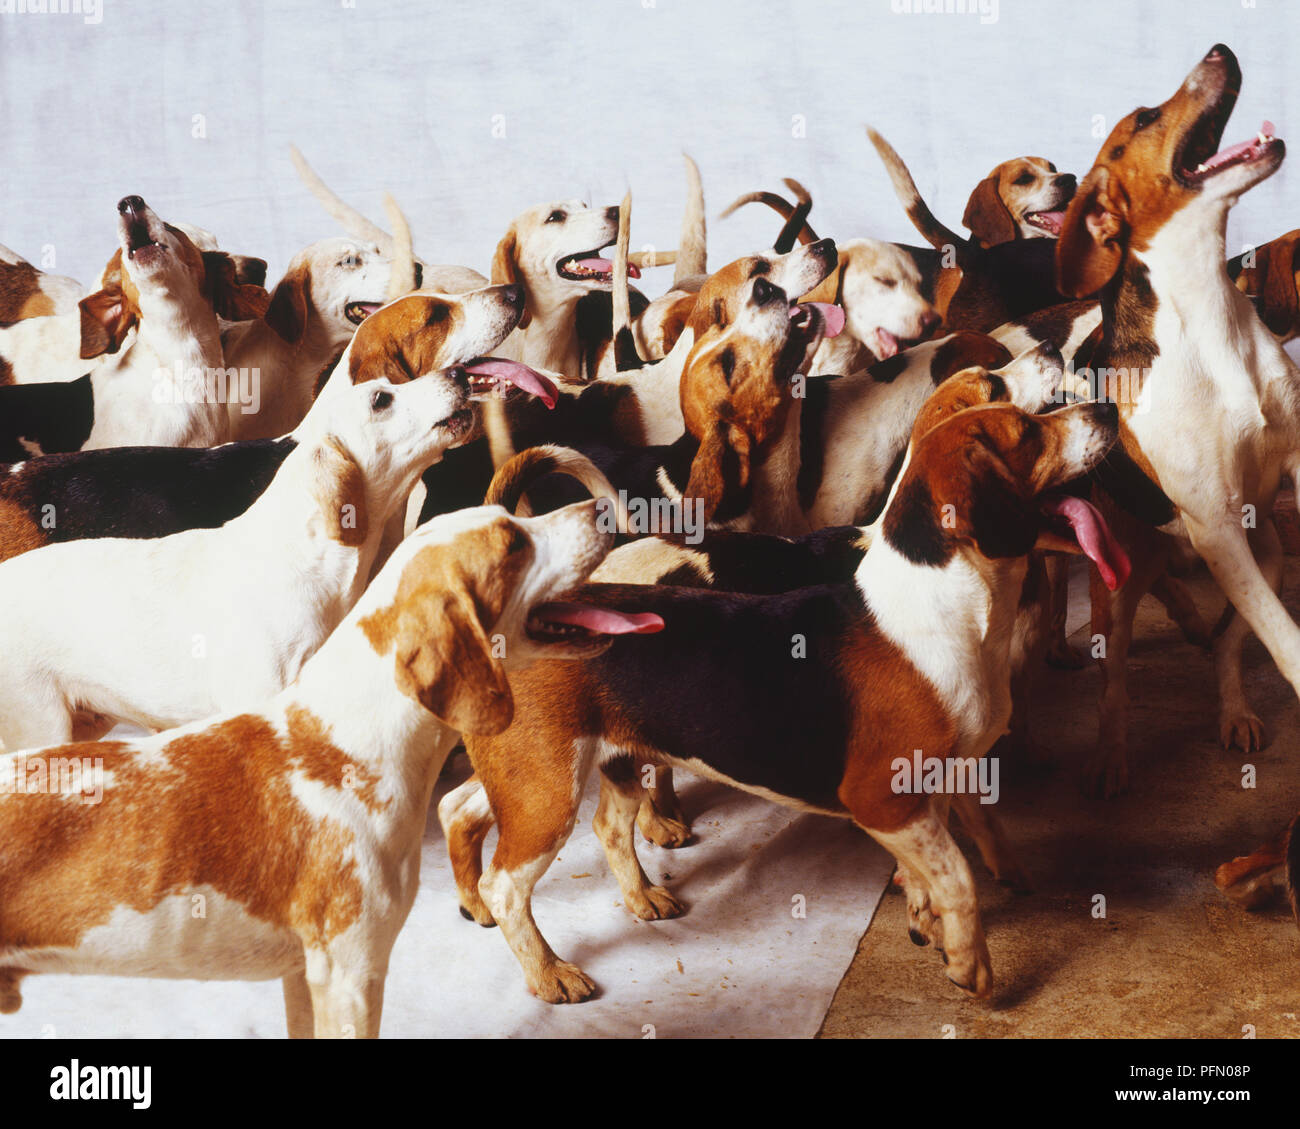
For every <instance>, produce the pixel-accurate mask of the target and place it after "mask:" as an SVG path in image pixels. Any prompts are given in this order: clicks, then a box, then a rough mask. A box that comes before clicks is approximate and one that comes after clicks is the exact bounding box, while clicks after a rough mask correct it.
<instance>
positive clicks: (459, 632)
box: [395, 587, 515, 736]
mask: <svg viewBox="0 0 1300 1129" xmlns="http://www.w3.org/2000/svg"><path fill="white" fill-rule="evenodd" d="M395 662H396V665H397V669H396V677H397V686H398V688H399V689H400V690H401V691H402V692H403V693H405V694H409V695H410V696H411V697H413V698H414V699H415V700H416V701H418V702H419V703H420V705H422V706H423V707H424V708H425V709H427V710H428V711H429V712H430V713H432V714H433V715H434V716H435V717H437V718H439V719H441V720H442V721H445V722H446V723H447V724H448V725H449V726H451V728H453V729H456V730H458V731H459V732H461V733H471V734H480V735H483V736H492V735H493V734H496V733H500V732H501V731H502V730H504V729H505V728H506V727H507V726H509V724H510V722H511V721H512V720H513V719H514V713H515V703H514V698H513V697H512V696H511V693H510V682H509V680H508V679H507V678H506V672H505V667H503V666H502V665H501V662H500V660H499V659H497V658H496V657H495V656H494V655H493V654H492V644H491V642H490V641H489V640H488V637H487V632H485V631H484V630H483V625H482V624H481V623H480V622H479V617H478V611H477V610H476V608H475V606H474V601H473V600H472V599H471V598H470V596H469V593H468V592H467V591H466V590H465V589H464V588H463V587H453V588H448V589H442V590H440V591H437V592H436V593H435V592H434V591H431V590H427V589H426V591H425V592H424V593H422V595H421V598H420V599H419V600H418V601H415V602H414V603H413V604H412V605H411V607H410V608H409V610H407V611H406V612H405V614H404V615H403V617H402V621H401V623H400V625H399V627H398V633H397V652H396V657H395Z"/></svg>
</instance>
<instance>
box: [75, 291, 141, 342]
mask: <svg viewBox="0 0 1300 1129" xmlns="http://www.w3.org/2000/svg"><path fill="white" fill-rule="evenodd" d="M118 277H119V278H120V275H119V276H118ZM77 307H78V309H80V311H81V358H82V360H89V359H90V358H91V357H99V356H103V354H105V353H116V352H117V351H118V350H119V349H120V348H121V347H122V342H123V341H124V340H126V335H127V333H128V332H129V330H130V329H131V327H132V326H133V325H135V324H136V322H137V321H138V320H139V318H137V317H136V312H135V309H134V308H133V307H132V306H131V305H130V303H128V302H127V300H126V295H125V294H123V293H122V287H121V285H120V284H110V285H108V286H106V287H105V288H104V289H103V290H96V291H95V293H93V294H88V295H86V297H84V298H82V299H81V301H80V302H78V303H77Z"/></svg>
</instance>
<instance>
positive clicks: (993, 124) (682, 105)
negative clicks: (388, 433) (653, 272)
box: [0, 0, 1300, 292]
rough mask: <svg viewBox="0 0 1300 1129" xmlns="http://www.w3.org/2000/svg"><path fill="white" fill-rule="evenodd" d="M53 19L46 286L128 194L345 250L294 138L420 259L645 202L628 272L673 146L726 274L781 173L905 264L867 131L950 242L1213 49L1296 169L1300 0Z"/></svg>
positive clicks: (246, 235)
mask: <svg viewBox="0 0 1300 1129" xmlns="http://www.w3.org/2000/svg"><path fill="white" fill-rule="evenodd" d="M60 2H62V3H63V4H64V5H65V6H66V5H68V4H69V3H72V2H73V0H0V123H2V125H3V134H2V136H3V139H4V140H3V154H4V159H3V162H0V185H2V186H3V197H2V200H3V205H2V210H0V243H4V244H6V245H8V246H11V247H13V248H14V249H15V250H17V251H19V252H20V253H23V254H25V255H27V256H28V257H29V258H32V259H33V260H36V259H38V258H39V257H40V256H41V254H42V248H44V247H47V246H50V247H52V248H53V250H54V253H55V258H56V267H57V270H58V271H59V272H60V273H67V274H72V275H74V276H75V277H77V278H80V279H81V280H82V281H83V282H89V281H91V280H93V278H94V277H95V276H96V275H97V274H98V272H99V270H100V269H101V268H102V266H103V264H104V262H105V261H106V260H107V258H108V256H109V255H110V254H111V252H112V250H113V249H114V246H115V236H114V230H115V229H114V224H115V221H116V214H115V211H114V205H115V203H116V201H117V199H118V198H119V197H121V196H123V195H125V194H127V193H131V192H135V193H139V194H141V195H143V196H144V197H145V199H146V200H148V201H149V202H150V203H151V204H152V205H153V206H154V207H155V208H156V209H157V210H158V211H159V213H160V214H162V215H163V216H164V217H165V218H174V219H180V220H186V221H189V222H192V223H197V224H199V225H201V226H203V227H207V228H209V229H211V230H212V231H214V232H215V233H216V234H217V235H218V237H219V238H220V239H221V241H222V244H223V246H225V247H227V248H228V249H230V250H236V251H244V252H248V253H253V254H258V255H261V256H263V257H264V258H266V259H268V260H269V261H270V264H271V276H272V278H275V277H278V274H279V272H280V271H281V270H282V269H283V267H284V266H285V264H286V263H287V261H288V259H289V257H290V256H291V255H292V254H293V253H294V252H295V251H296V250H297V249H299V248H300V247H302V246H304V245H305V244H307V243H309V242H311V241H312V240H314V239H317V238H321V237H322V236H325V235H330V234H335V233H336V232H335V229H334V227H333V225H332V221H330V220H329V219H328V217H326V216H325V215H324V213H323V212H322V211H321V210H320V209H319V207H318V206H317V205H316V203H315V202H314V201H313V200H312V199H311V198H310V197H309V196H308V195H307V193H306V192H305V190H304V189H303V188H302V187H301V185H300V184H299V182H298V180H297V178H296V176H295V175H294V172H293V169H292V167H291V165H290V163H289V160H288V157H287V147H288V145H289V143H290V142H296V143H297V144H298V145H299V146H300V147H301V148H302V149H303V150H304V152H305V153H306V155H307V157H308V159H309V160H311V161H312V162H313V163H314V164H315V165H316V167H317V169H318V170H319V171H320V172H321V173H322V175H324V176H325V178H326V180H327V181H328V182H329V183H331V184H332V185H333V186H334V187H335V188H336V189H337V190H338V191H339V192H341V193H342V194H343V195H344V196H345V198H347V199H348V200H350V201H352V202H354V203H356V204H357V205H359V206H361V207H362V208H363V209H364V210H366V211H367V212H368V213H370V214H373V215H375V216H379V215H380V212H381V208H380V193H381V192H382V190H383V189H385V188H387V189H390V190H391V191H393V192H394V194H395V195H396V196H397V198H398V200H399V201H400V202H401V203H402V204H403V206H404V207H405V208H406V210H407V212H408V214H409V217H410V219H411V222H412V225H413V227H414V229H415V234H416V241H417V242H416V246H417V249H418V250H419V252H420V254H421V255H422V256H423V257H424V258H426V259H428V260H430V261H435V262H455V263H463V264H465V265H468V266H473V267H475V268H477V269H479V270H483V271H486V269H487V267H488V265H489V263H490V260H491V254H492V249H493V247H494V245H495V243H496V240H497V239H498V238H499V237H500V235H501V234H502V232H503V231H504V229H505V227H506V225H507V223H508V221H509V220H510V218H511V217H512V216H514V215H515V214H516V213H518V212H519V211H521V210H523V209H524V208H525V207H528V206H530V205H532V204H534V203H539V202H542V201H543V200H549V199H554V198H557V197H564V196H585V197H587V198H589V199H591V200H592V201H593V202H596V203H602V204H603V203H612V202H614V201H616V200H617V199H619V198H620V197H621V195H622V193H623V191H624V190H625V188H627V187H629V186H630V187H631V188H632V189H633V191H634V198H635V202H636V210H635V220H634V226H633V243H634V246H639V245H641V244H643V243H654V244H657V245H658V246H661V247H664V246H675V244H676V237H677V228H678V223H679V220H680V213H681V204H682V193H683V183H682V173H681V162H680V157H679V154H680V153H681V151H683V150H685V151H687V152H690V153H691V154H692V155H694V156H695V157H696V159H697V160H698V161H699V163H700V166H701V169H702V171H703V175H704V186H705V192H706V196H707V202H708V207H709V216H710V247H711V262H712V263H713V264H714V265H720V264H721V263H723V262H725V261H727V260H728V259H729V258H733V257H735V256H736V255H738V254H742V253H744V252H746V251H749V250H751V249H753V248H754V247H756V246H760V245H768V244H770V242H771V240H772V238H773V237H774V235H775V231H776V226H777V225H776V223H775V222H774V217H771V216H770V215H767V214H764V213H765V210H764V209H758V210H756V211H754V214H745V213H742V214H741V215H740V216H737V217H733V218H732V219H730V220H726V221H722V222H717V221H715V220H714V218H713V217H715V216H716V214H717V212H718V211H719V210H720V209H721V208H722V207H723V206H724V205H725V204H726V203H728V202H730V200H731V199H732V198H734V197H735V196H736V195H738V194H739V193H740V192H742V191H745V190H748V189H751V188H756V187H764V186H766V187H771V188H779V187H780V178H781V177H782V176H795V177H798V178H799V179H801V180H803V181H804V182H805V183H806V184H807V185H808V186H809V187H810V189H811V190H812V192H813V195H814V199H815V200H816V208H815V210H814V212H813V219H814V221H815V225H816V227H817V228H818V231H819V232H820V233H822V234H829V235H836V236H840V237H845V238H847V237H850V236H853V235H875V236H881V237H885V238H895V239H904V240H914V239H915V238H916V237H915V235H914V232H913V230H912V228H911V225H910V224H909V223H908V221H907V219H906V218H905V217H904V215H903V213H902V211H901V209H900V208H899V206H898V204H897V203H896V201H895V200H894V197H893V195H892V193H891V191H890V189H889V186H888V182H887V180H886V178H885V175H884V172H883V170H882V168H881V166H880V163H879V161H878V159H877V158H876V155H875V153H874V151H872V150H871V149H870V147H869V146H868V144H867V142H866V139H865V136H864V134H863V129H862V125H863V123H864V122H868V121H869V122H871V123H872V124H874V125H875V126H877V128H879V129H880V130H881V131H882V132H883V133H884V134H885V136H886V137H888V138H889V139H890V140H891V141H892V142H893V143H894V145H895V147H896V148H897V149H898V150H899V152H900V153H901V154H902V155H903V157H904V159H905V160H906V161H907V162H908V163H909V165H910V166H911V168H912V170H913V173H914V174H915V175H916V178H917V182H918V184H919V185H920V187H921V189H922V191H923V193H924V194H925V195H926V197H927V199H928V200H929V201H930V203H931V205H932V206H933V207H934V208H935V210H936V212H937V214H938V215H939V216H940V217H941V218H943V219H944V220H945V221H946V222H948V223H949V224H950V225H951V226H954V227H955V226H957V221H958V220H959V219H960V217H961V214H962V209H963V207H964V204H965V200H966V196H967V195H968V194H969V192H970V190H971V188H972V187H973V186H974V184H975V183H976V182H977V181H978V180H979V179H980V178H981V177H983V176H984V175H985V174H986V173H987V172H988V170H989V169H990V168H991V167H992V166H993V165H994V164H996V163H998V162H999V161H1001V160H1004V159H1006V158H1008V157H1011V156H1016V155H1020V154H1025V153H1029V154H1037V155H1042V156H1045V157H1048V158H1049V159H1051V160H1053V161H1055V162H1056V163H1057V164H1058V166H1060V167H1061V168H1062V169H1068V170H1072V171H1075V172H1078V173H1082V172H1084V171H1085V170H1086V169H1087V167H1088V165H1089V164H1090V162H1091V160H1092V158H1093V157H1094V156H1095V154H1096V152H1097V149H1098V148H1099V146H1100V140H1099V139H1098V138H1097V137H1096V136H1094V132H1093V130H1094V126H1095V117H1094V116H1095V115H1101V116H1102V118H1103V119H1104V127H1105V130H1109V128H1110V126H1111V125H1113V124H1114V122H1115V120H1116V119H1117V118H1118V117H1120V116H1122V115H1123V114H1125V113H1127V112H1128V111H1129V110H1131V109H1132V108H1133V107H1134V106H1136V105H1138V104H1139V103H1148V104H1149V103H1153V102H1158V101H1161V100H1163V99H1164V98H1165V97H1167V96H1168V95H1169V94H1170V93H1171V92H1172V91H1173V89H1174V87H1175V86H1176V85H1177V84H1178V82H1179V81H1181V79H1182V76H1183V75H1184V74H1185V73H1186V71H1187V70H1188V69H1189V68H1190V67H1191V65H1192V64H1193V63H1194V62H1195V61H1196V60H1197V59H1198V58H1199V57H1200V56H1201V55H1202V54H1203V53H1204V52H1205V51H1206V50H1207V49H1208V48H1209V47H1210V46H1211V45H1212V44H1213V43H1214V42H1216V41H1219V40H1221V41H1223V42H1225V43H1227V44H1228V45H1229V46H1231V47H1232V48H1233V49H1234V50H1235V51H1236V52H1237V54H1238V56H1239V57H1240V59H1241V61H1242V65H1243V69H1244V71H1245V89H1244V91H1243V95H1242V99H1241V101H1240V103H1239V105H1238V109H1237V111H1236V113H1235V114H1234V116H1233V119H1232V122H1231V124H1230V125H1229V129H1228V136H1227V140H1228V141H1236V140H1242V139H1244V138H1246V137H1248V136H1250V135H1251V134H1252V133H1253V132H1254V131H1255V129H1256V128H1257V127H1258V125H1259V123H1260V121H1261V120H1262V119H1263V118H1265V117H1267V118H1269V119H1270V120H1272V121H1274V122H1276V124H1277V129H1278V134H1279V136H1281V137H1283V138H1286V137H1288V135H1290V136H1291V139H1292V140H1293V142H1295V143H1300V100H1298V99H1297V98H1296V97H1294V93H1295V90H1296V82H1297V80H1296V79H1295V78H1294V77H1293V72H1294V71H1295V70H1296V59H1297V58H1300V5H1297V4H1295V3H1294V2H1293V0H1291V2H1284V0H1196V2H1190V0H1189V2H1181V0H1156V2H1148V3H1136V2H1132V0H1090V2H1088V3H1078V2H1077V0H997V3H996V5H995V7H996V13H997V18H996V21H993V22H982V18H981V15H980V14H979V13H978V12H976V13H974V14H959V13H935V14H923V13H898V12H895V11H894V10H893V9H894V8H896V7H902V6H903V0H747V2H746V3H743V4H738V3H735V2H728V0H567V2H566V0H475V2H473V3H458V2H456V3H454V2H447V0H436V2H434V0H425V2H421V0H393V2H381V0H273V2H270V3H262V2H259V0H227V2H224V3H220V4H215V3H204V4H190V3H163V2H162V0H154V2H148V0H75V2H76V3H77V4H78V5H79V4H81V3H85V4H86V5H87V6H88V7H91V6H93V4H94V3H98V4H99V5H100V20H99V22H98V23H87V22H86V16H85V15H82V14H77V13H66V14H55V13H48V14H38V13H33V12H17V11H11V10H10V9H14V8H17V7H19V6H20V5H23V4H31V5H32V6H39V4H41V3H45V4H46V5H47V6H55V7H57V6H58V5H59V3H60ZM951 2H952V0H949V3H951ZM973 2H974V3H977V2H978V0H973ZM983 2H984V5H985V11H986V12H988V11H989V10H990V8H991V7H992V6H994V5H993V4H992V0H983ZM927 3H928V4H929V5H930V6H935V0H916V5H917V6H918V7H919V6H922V5H923V4H927ZM345 4H346V5H353V6H345ZM1248 4H1249V5H1251V6H1249V7H1248V6H1247V5H1248ZM942 5H943V0H938V6H940V7H942ZM91 18H93V15H92V17H91ZM1288 110H1291V111H1292V112H1291V113H1288ZM196 115H202V117H201V118H196ZM498 115H499V116H498ZM796 115H800V116H801V119H798V120H802V122H803V123H804V126H803V129H802V131H800V130H798V129H797V119H796ZM196 123H201V124H198V125H196ZM494 124H495V126H496V127H497V129H496V132H498V133H499V132H501V129H502V127H504V136H503V137H497V136H494ZM196 132H201V133H205V134H206V136H202V137H195V136H194V134H195V133H196ZM796 132H802V133H803V134H804V135H803V136H794V134H795V133H796ZM1297 160H1300V156H1293V157H1292V158H1291V160H1290V161H1289V162H1288V163H1287V164H1286V165H1284V166H1283V169H1282V171H1281V172H1279V173H1278V174H1277V175H1276V176H1275V177H1274V178H1273V179H1272V180H1271V181H1269V182H1267V183H1266V184H1264V185H1262V186H1261V187H1259V188H1258V189H1256V190H1255V191H1253V192H1251V193H1250V194H1249V195H1248V196H1247V197H1246V198H1245V200H1244V201H1243V203H1242V204H1241V205H1240V206H1239V207H1238V208H1237V209H1236V212H1235V214H1234V220H1233V227H1232V228H1231V229H1230V231H1229V235H1230V243H1229V246H1230V250H1235V249H1239V246H1240V244H1241V242H1242V241H1243V240H1245V239H1250V240H1251V241H1255V242H1258V241H1262V240H1264V239H1267V238H1271V237H1272V236H1274V235H1277V234H1279V233H1281V232H1282V231H1285V230H1288V229H1290V228H1291V227H1294V226H1296V225H1297V223H1300V200H1298V199H1297V197H1298V196H1300V189H1297V188H1296V187H1295V185H1296V184H1297V178H1298V177H1300V173H1297V172H1296V171H1295V169H1294V167H1293V166H1294V163H1295V162H1296V161H1297ZM667 273H668V272H660V276H659V277H658V278H656V277H654V276H651V277H649V278H647V279H646V287H645V288H646V289H647V290H648V291H650V292H657V291H658V290H659V289H661V288H662V286H663V285H664V284H665V283H666V281H667V279H666V275H667Z"/></svg>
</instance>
